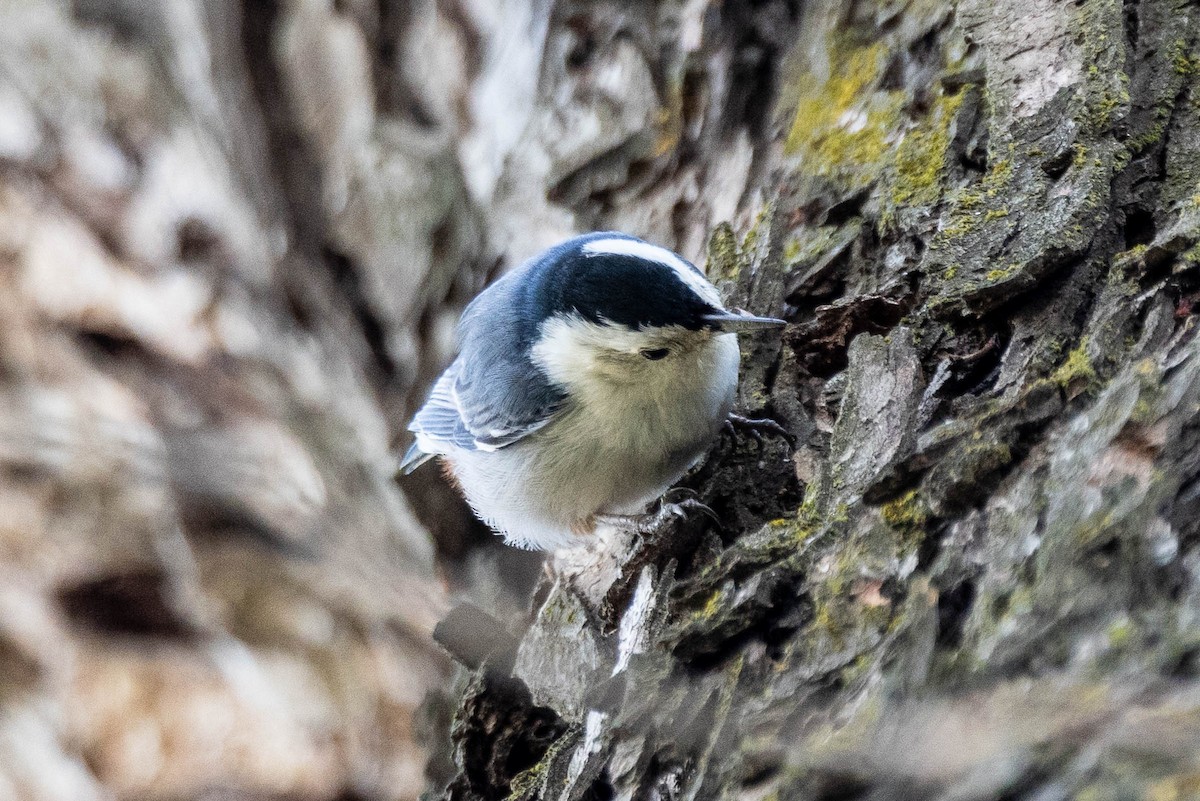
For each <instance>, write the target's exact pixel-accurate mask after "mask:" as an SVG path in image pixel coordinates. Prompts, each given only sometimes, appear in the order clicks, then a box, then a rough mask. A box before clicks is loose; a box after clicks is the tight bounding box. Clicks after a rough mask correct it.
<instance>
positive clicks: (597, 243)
mask: <svg viewBox="0 0 1200 801" xmlns="http://www.w3.org/2000/svg"><path fill="white" fill-rule="evenodd" d="M583 252H584V254H585V255H587V256H605V255H609V256H633V257H634V258H638V259H644V260H646V261H653V262H657V263H658V264H665V265H666V266H667V267H670V268H671V269H672V270H674V271H675V273H676V275H678V276H679V278H680V280H682V281H683V283H685V284H686V285H687V287H688V288H689V289H691V290H692V291H693V292H695V293H696V294H697V295H699V296H700V298H701V299H703V300H704V301H705V302H706V303H711V304H712V305H713V306H716V307H717V308H718V309H723V308H725V306H724V305H723V304H722V303H721V295H720V293H719V292H717V288H716V287H715V286H713V285H712V284H710V283H709V282H708V279H707V278H705V277H704V276H703V274H701V272H700V271H699V270H697V269H696V268H695V267H693V266H692V265H690V264H688V263H687V262H686V261H684V260H683V259H681V258H680V257H679V256H677V255H676V254H674V253H672V252H671V251H669V250H667V249H666V248H664V247H659V246H658V245H651V244H650V243H649V242H642V241H641V240H638V239H617V238H613V239H593V240H592V241H591V242H588V243H586V244H584V246H583Z"/></svg>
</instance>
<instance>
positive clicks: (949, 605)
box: [937, 579, 975, 648]
mask: <svg viewBox="0 0 1200 801" xmlns="http://www.w3.org/2000/svg"><path fill="white" fill-rule="evenodd" d="M974 604H975V582H974V581H971V580H970V579H967V580H966V581H963V582H961V583H960V584H957V585H956V586H954V587H951V588H950V589H949V590H946V591H945V592H943V593H941V594H940V595H939V596H938V604H937V609H938V633H937V644H938V645H940V646H942V647H944V648H957V647H958V646H959V644H960V643H961V642H962V635H963V625H964V624H965V623H966V620H967V615H969V614H970V613H971V607H972V606H974Z"/></svg>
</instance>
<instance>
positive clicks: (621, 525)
mask: <svg viewBox="0 0 1200 801" xmlns="http://www.w3.org/2000/svg"><path fill="white" fill-rule="evenodd" d="M693 513H700V514H703V515H705V516H707V517H709V518H710V519H711V520H712V521H713V522H714V523H716V524H717V525H720V524H721V519H720V518H719V517H717V513H716V512H714V511H713V510H712V509H710V508H709V507H708V506H706V505H705V504H704V503H702V502H701V501H700V499H699V498H697V497H696V493H695V492H694V491H693V490H690V489H688V488H686V487H675V488H674V489H670V490H667V492H666V493H665V494H664V495H663V496H662V498H660V499H659V500H658V503H657V505H656V507H655V509H654V511H652V512H646V513H644V514H638V515H616V514H597V515H596V518H595V519H596V522H598V523H604V524H606V525H609V526H613V527H614V528H618V529H621V530H623V531H631V532H633V533H635V534H639V535H641V536H647V535H649V534H653V533H655V532H658V531H661V530H662V529H663V528H665V527H666V526H667V525H669V524H670V523H672V522H674V521H679V520H685V519H687V517H688V516H690V515H691V514H693Z"/></svg>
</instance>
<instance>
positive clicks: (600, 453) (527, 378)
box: [402, 232, 784, 550]
mask: <svg viewBox="0 0 1200 801" xmlns="http://www.w3.org/2000/svg"><path fill="white" fill-rule="evenodd" d="M782 325H784V321H783V320H776V319H772V318H768V317H754V316H752V315H749V314H745V313H742V312H739V311H730V310H727V309H726V308H725V306H724V305H723V304H722V303H721V297H720V295H719V294H718V292H717V289H716V287H714V286H713V285H712V284H711V283H709V281H708V280H707V279H706V278H705V277H704V274H703V273H702V272H700V270H699V269H697V268H696V267H695V266H694V265H692V264H691V263H689V262H688V261H686V260H685V259H683V258H682V257H681V256H679V255H677V254H675V253H673V252H671V251H670V250H667V249H666V248H662V247H658V246H656V245H651V244H649V243H648V242H643V241H642V240H640V239H637V238H635V237H632V236H628V235H626V234H620V233H611V232H609V233H593V234H585V235H583V236H578V237H575V238H574V239H570V240H567V241H566V242H563V243H562V244H559V245H556V246H554V247H552V248H550V249H549V250H547V251H545V252H544V253H542V254H541V255H539V256H536V257H534V258H533V259H530V260H529V261H528V262H526V263H525V264H523V265H522V266H520V267H518V268H517V269H515V270H513V271H512V272H510V273H508V274H507V275H505V276H504V277H503V278H501V279H500V280H498V281H496V282H495V283H494V284H492V285H491V286H489V287H488V288H487V289H485V290H484V291H483V292H481V293H480V294H479V296H478V297H476V298H475V299H474V300H473V301H472V302H471V304H470V305H469V306H467V309H466V311H465V312H464V313H463V316H462V320H461V321H460V323H459V355H458V358H456V359H455V360H454V362H453V363H452V364H451V365H450V366H449V367H448V368H447V369H446V371H445V372H444V373H443V374H442V376H441V377H440V378H439V379H438V381H437V383H436V384H435V385H434V387H433V391H432V393H431V394H430V396H429V400H428V401H427V402H426V403H425V405H424V406H423V407H422V408H421V409H420V411H418V412H417V414H416V416H415V417H414V418H413V421H412V423H411V424H410V425H409V430H410V431H412V432H413V433H414V434H415V435H416V443H415V444H414V445H413V446H412V448H411V449H410V450H409V451H408V453H407V454H406V456H405V458H404V462H403V464H402V468H403V469H404V470H405V471H406V472H411V471H412V470H413V469H415V468H416V467H417V466H418V465H420V464H422V463H423V462H425V461H427V460H428V459H430V458H431V457H433V456H441V457H442V458H443V460H444V462H445V463H446V465H447V467H448V468H449V470H450V472H451V473H452V475H453V476H454V478H455V479H456V480H457V482H458V484H459V485H460V487H461V489H462V491H463V493H464V494H465V495H466V498H467V501H468V502H469V503H470V504H471V507H472V508H473V509H474V510H475V513H476V514H477V515H478V516H479V517H480V518H481V519H483V520H484V521H485V522H486V523H487V524H488V525H489V526H491V527H492V528H494V529H495V530H497V531H499V532H500V533H502V534H503V535H504V536H505V538H506V540H507V541H508V542H509V543H510V544H512V545H517V546H520V547H526V548H539V549H544V550H549V549H553V548H558V547H562V546H569V545H573V544H576V543H578V542H579V541H580V538H581V537H584V536H586V535H588V534H590V533H592V532H593V531H594V529H595V527H596V525H597V524H598V523H601V522H612V521H616V520H626V521H628V520H631V519H635V518H634V517H632V516H634V515H636V514H637V513H638V512H641V511H643V510H644V508H645V507H646V505H647V504H648V503H649V502H650V501H653V500H654V499H655V498H658V497H659V496H660V495H661V494H662V493H663V492H664V491H665V490H666V489H667V488H668V487H670V486H671V485H672V484H673V483H674V482H675V481H676V480H678V479H679V478H680V476H682V475H683V474H684V473H685V472H686V471H687V470H688V468H689V467H691V466H692V465H694V464H696V463H697V462H698V461H700V459H701V458H703V456H704V455H705V453H706V452H707V451H708V448H709V447H710V445H711V444H712V442H713V440H714V439H715V438H716V437H717V435H718V434H719V433H720V431H721V428H722V426H723V425H724V424H725V422H726V419H727V418H728V416H729V414H730V412H731V411H732V408H733V399H734V393H735V391H736V389H737V378H738V362H739V357H740V353H739V348H738V344H737V337H736V334H737V333H738V332H739V331H749V330H754V329H758V328H767V327H775V326H782Z"/></svg>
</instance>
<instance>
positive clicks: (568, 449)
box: [452, 334, 739, 549]
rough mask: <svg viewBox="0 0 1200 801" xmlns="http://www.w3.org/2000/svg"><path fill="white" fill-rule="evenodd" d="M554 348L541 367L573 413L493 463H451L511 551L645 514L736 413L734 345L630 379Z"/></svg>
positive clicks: (727, 337)
mask: <svg viewBox="0 0 1200 801" xmlns="http://www.w3.org/2000/svg"><path fill="white" fill-rule="evenodd" d="M543 341H545V340H543ZM555 341H556V342H557V343H559V344H558V348H557V350H556V351H555V352H554V353H550V354H547V353H542V354H541V355H540V358H541V359H542V360H543V362H544V363H547V364H549V365H550V368H549V369H550V370H551V372H550V375H551V377H552V378H553V379H554V380H556V381H557V382H559V383H560V384H563V385H564V386H566V387H567V389H568V394H569V396H570V398H571V405H570V408H569V410H568V411H567V412H566V413H565V414H564V415H563V416H562V417H561V418H560V419H559V420H556V421H555V422H553V423H551V424H550V425H549V426H547V427H546V428H545V429H543V430H542V431H540V432H538V433H537V434H535V435H533V436H531V437H529V438H527V439H526V440H523V441H521V442H519V443H517V444H515V445H512V446H510V447H507V448H503V449H501V450H499V451H496V452H495V453H487V454H483V453H479V452H462V453H460V454H455V455H453V456H452V458H453V461H454V463H455V473H456V475H457V476H458V478H459V480H460V482H461V483H462V485H463V488H464V490H465V491H466V494H467V497H468V499H469V500H470V501H471V503H472V505H473V506H474V507H475V509H476V511H477V512H478V513H479V514H480V516H481V517H483V518H484V519H485V520H486V521H487V522H488V523H489V524H491V525H492V526H494V527H496V528H498V529H499V530H501V531H503V532H504V533H505V535H506V537H507V538H508V540H509V541H510V542H512V543H514V544H524V545H529V546H531V547H536V548H546V549H550V548H555V547H561V546H564V545H569V544H571V543H572V542H574V541H575V540H576V537H575V535H574V534H572V532H571V527H572V525H573V524H575V523H577V522H578V521H580V520H581V519H584V518H586V517H587V516H589V515H591V514H593V513H597V512H606V513H624V514H629V513H636V512H638V511H641V509H642V508H643V507H644V506H645V505H646V504H647V503H648V502H650V501H652V500H654V499H655V498H657V497H658V496H659V495H661V494H662V492H663V491H664V490H666V489H667V488H668V487H669V486H670V485H671V484H673V483H674V482H675V481H676V480H678V479H679V477H680V476H681V475H683V473H684V472H686V470H687V469H688V468H689V467H690V466H691V465H692V464H694V463H695V462H696V461H698V460H699V459H700V458H701V457H703V456H704V454H705V453H706V452H707V450H708V448H709V447H710V446H711V444H712V441H713V439H714V438H715V437H716V435H717V433H718V432H719V431H720V428H721V426H722V424H723V423H724V421H725V419H726V417H727V416H728V414H729V412H730V410H731V409H732V406H733V399H734V393H735V391H736V389H737V373H738V361H739V351H738V345H737V338H736V337H735V336H734V335H733V334H712V335H706V338H705V339H704V341H703V342H702V343H701V344H700V346H699V347H696V348H694V349H693V350H692V351H690V352H688V353H686V354H683V357H681V358H677V359H676V358H668V359H664V360H662V361H661V362H645V364H644V365H642V366H643V367H644V368H645V369H639V368H634V369H635V371H636V372H637V375H632V376H626V373H625V372H620V373H616V374H612V373H609V372H606V371H605V370H604V369H603V367H604V366H603V365H600V366H599V367H598V366H597V365H596V364H594V363H590V362H589V359H590V358H591V355H594V352H593V351H592V350H590V349H583V350H580V349H578V348H576V349H574V351H575V352H574V353H569V352H568V351H569V350H571V348H570V347H569V346H563V345H562V342H563V340H562V338H558V339H557V340H555ZM606 342H607V343H608V344H610V345H611V338H607V339H606ZM635 364H636V363H635ZM624 377H628V378H629V379H630V380H627V381H626V380H620V379H622V378H624ZM614 378H615V379H617V380H614Z"/></svg>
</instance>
